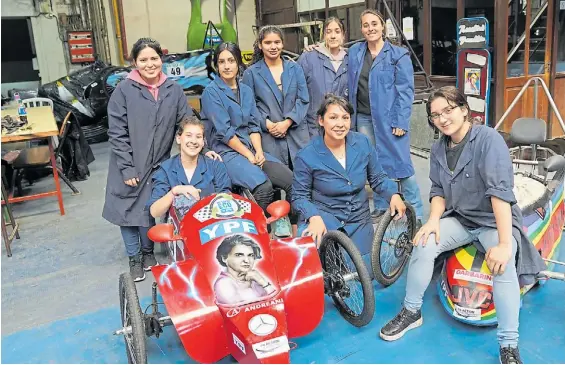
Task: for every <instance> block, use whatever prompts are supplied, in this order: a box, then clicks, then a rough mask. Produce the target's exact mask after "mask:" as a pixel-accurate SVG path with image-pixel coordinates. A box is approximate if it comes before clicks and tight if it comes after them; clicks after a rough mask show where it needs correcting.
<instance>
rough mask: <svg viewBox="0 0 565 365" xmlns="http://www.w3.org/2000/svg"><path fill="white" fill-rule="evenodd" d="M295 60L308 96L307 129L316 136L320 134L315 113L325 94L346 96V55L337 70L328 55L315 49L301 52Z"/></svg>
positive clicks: (312, 135)
mask: <svg viewBox="0 0 565 365" xmlns="http://www.w3.org/2000/svg"><path fill="white" fill-rule="evenodd" d="M297 62H298V64H299V65H300V66H302V70H304V75H305V76H306V84H307V85H308V94H309V96H310V104H309V106H308V114H307V115H306V117H307V121H308V130H309V132H310V137H314V136H318V135H320V126H319V124H318V116H317V113H318V109H319V108H320V105H321V104H322V101H324V97H325V95H326V94H328V93H332V94H335V95H339V96H343V97H345V98H347V87H348V84H347V64H348V57H347V54H346V55H345V57H344V58H343V62H342V63H341V65H340V66H339V68H338V69H337V72H336V71H335V68H334V67H333V65H332V62H331V61H330V59H329V58H328V56H326V55H325V54H323V53H321V52H319V51H318V50H317V49H314V50H313V51H310V52H304V53H302V55H301V56H300V58H298V61H297Z"/></svg>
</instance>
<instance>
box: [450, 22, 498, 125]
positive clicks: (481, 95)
mask: <svg viewBox="0 0 565 365" xmlns="http://www.w3.org/2000/svg"><path fill="white" fill-rule="evenodd" d="M488 42H489V24H488V20H487V19H486V18H484V17H477V18H463V19H460V20H459V21H458V22H457V88H458V89H459V91H461V92H462V93H463V94H464V95H465V98H466V99H467V103H469V108H470V109H471V110H470V112H471V117H472V118H473V123H475V124H484V125H489V121H488V114H489V94H490V76H491V56H490V52H489V51H488V47H489V44H488Z"/></svg>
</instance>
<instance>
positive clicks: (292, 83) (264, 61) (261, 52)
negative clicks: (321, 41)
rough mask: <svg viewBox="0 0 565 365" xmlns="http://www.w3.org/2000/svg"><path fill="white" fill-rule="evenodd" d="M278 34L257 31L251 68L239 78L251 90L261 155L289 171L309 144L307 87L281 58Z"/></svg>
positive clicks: (301, 74) (297, 70)
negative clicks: (262, 149)
mask: <svg viewBox="0 0 565 365" xmlns="http://www.w3.org/2000/svg"><path fill="white" fill-rule="evenodd" d="M282 49H283V34H282V31H281V30H280V29H279V28H278V27H276V26H274V25H267V26H264V27H262V28H261V29H260V30H259V35H258V37H257V41H256V42H255V45H254V53H253V64H252V65H251V67H249V68H248V69H247V70H245V72H244V74H243V80H242V81H243V83H245V84H247V85H248V86H249V87H251V89H252V90H253V93H254V95H255V102H256V104H257V109H258V110H259V113H260V114H261V120H260V124H261V130H262V132H263V133H262V134H263V135H262V138H263V147H264V148H265V151H266V152H268V153H270V154H271V155H272V156H274V157H276V158H277V159H278V160H280V161H281V162H283V163H284V164H285V165H286V166H288V167H289V168H290V169H291V170H292V164H293V160H294V156H296V154H297V153H298V151H300V149H302V148H303V147H304V146H306V144H307V143H308V141H309V140H310V134H309V133H308V123H307V122H306V112H307V111H308V102H309V97H308V86H307V85H306V79H305V78H304V72H303V71H302V67H300V65H298V64H297V63H295V62H292V61H288V60H286V59H283V58H282V57H281V54H282Z"/></svg>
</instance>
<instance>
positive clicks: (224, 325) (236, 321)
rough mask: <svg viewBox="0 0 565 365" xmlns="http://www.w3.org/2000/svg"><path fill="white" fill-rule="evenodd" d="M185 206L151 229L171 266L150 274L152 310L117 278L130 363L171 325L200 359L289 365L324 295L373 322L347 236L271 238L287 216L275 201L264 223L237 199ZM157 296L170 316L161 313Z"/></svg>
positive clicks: (366, 279) (363, 274)
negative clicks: (293, 344)
mask: <svg viewBox="0 0 565 365" xmlns="http://www.w3.org/2000/svg"><path fill="white" fill-rule="evenodd" d="M183 199H184V200H187V199H186V198H185V197H180V198H175V202H174V203H173V206H172V207H171V209H170V210H169V217H168V222H169V223H162V224H158V225H156V226H155V227H153V228H151V229H150V231H149V237H150V238H151V239H152V240H153V241H155V242H160V243H163V244H165V245H166V246H167V251H168V253H169V257H170V259H171V262H170V263H168V264H165V265H158V266H154V267H153V268H152V269H151V270H152V272H153V275H154V277H155V280H156V282H154V283H153V303H152V305H151V307H152V311H151V313H148V314H145V313H143V312H142V310H141V308H140V304H139V300H138V296H137V291H136V288H135V284H134V282H133V279H132V277H131V276H130V274H129V273H124V274H122V275H121V276H120V283H119V292H120V309H121V317H122V328H121V329H120V330H118V331H116V332H114V334H116V335H123V336H124V338H125V343H126V351H127V356H128V360H129V362H130V363H146V362H147V353H146V349H145V341H146V337H148V336H153V335H155V336H156V337H159V334H160V333H161V332H162V328H163V327H165V326H168V325H173V326H174V327H175V328H176V330H177V333H178V335H179V337H180V340H181V342H182V344H183V346H184V348H185V350H186V352H187V353H188V355H189V356H190V357H191V358H192V359H194V360H196V361H198V362H203V363H212V362H216V361H218V360H220V359H222V358H223V357H225V356H227V355H230V354H231V355H232V356H233V357H234V358H235V359H236V360H238V361H239V362H243V363H288V362H289V351H290V346H289V338H296V337H300V336H305V335H307V334H309V333H310V332H312V331H313V330H314V329H315V328H316V327H317V326H318V324H319V323H320V321H321V319H322V316H323V313H324V294H327V295H329V296H330V297H331V298H332V299H333V301H334V303H335V304H336V306H337V308H338V310H339V311H340V313H341V314H342V315H343V317H344V318H345V319H346V320H347V321H349V322H350V323H352V324H353V325H355V326H358V327H360V326H364V325H366V324H367V323H369V322H370V321H371V319H372V318H373V314H374V311H375V300H374V293H373V287H372V284H371V278H370V276H369V272H368V270H367V268H366V266H365V265H364V264H363V261H362V258H361V255H360V253H359V251H358V250H357V248H356V247H355V245H354V244H353V242H352V241H351V240H350V239H349V238H348V237H347V236H346V235H345V234H344V233H342V232H338V231H333V232H328V233H327V234H326V235H325V236H324V239H323V241H322V243H321V245H320V247H319V248H318V249H317V248H316V245H315V243H314V241H313V240H312V238H311V237H300V238H290V237H289V238H277V239H272V238H271V236H270V234H269V232H268V229H267V227H268V225H269V224H272V223H273V222H275V221H276V220H278V219H281V218H284V217H286V216H287V214H288V212H289V210H290V206H289V204H288V202H286V201H276V202H274V203H272V204H271V205H270V206H269V207H268V208H267V211H268V213H269V214H270V218H268V219H267V218H266V217H265V214H264V213H263V211H262V209H261V208H260V207H259V206H258V205H257V204H255V203H254V202H253V201H251V200H248V199H246V198H244V197H242V196H239V195H235V194H224V193H222V194H217V195H213V196H209V197H207V198H204V199H202V200H200V201H198V202H194V201H193V202H189V203H187V202H182V201H181V200H183ZM193 203H194V204H193ZM157 290H159V292H160V294H161V297H162V301H163V302H164V305H165V307H166V310H167V314H168V315H163V314H161V313H160V312H159V308H158V302H157Z"/></svg>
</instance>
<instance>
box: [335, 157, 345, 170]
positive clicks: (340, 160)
mask: <svg viewBox="0 0 565 365" xmlns="http://www.w3.org/2000/svg"><path fill="white" fill-rule="evenodd" d="M337 161H338V162H339V163H340V164H341V166H343V169H345V157H344V158H338V159H337Z"/></svg>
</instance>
